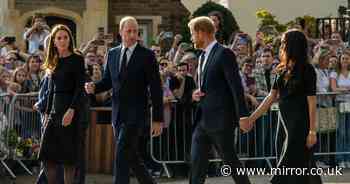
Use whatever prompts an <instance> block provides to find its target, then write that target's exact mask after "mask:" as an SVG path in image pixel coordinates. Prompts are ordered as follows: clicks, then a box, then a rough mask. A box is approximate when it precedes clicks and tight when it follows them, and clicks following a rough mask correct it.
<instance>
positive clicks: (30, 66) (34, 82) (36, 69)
mask: <svg viewBox="0 0 350 184" xmlns="http://www.w3.org/2000/svg"><path fill="white" fill-rule="evenodd" d="M41 64H42V60H41V59H40V56H38V55H31V56H30V57H29V58H28V59H27V62H26V63H25V65H24V68H25V69H26V70H27V72H28V82H29V92H38V91H39V86H40V81H41V78H42V76H43V74H44V73H43V71H42V70H41V68H40V66H41Z"/></svg>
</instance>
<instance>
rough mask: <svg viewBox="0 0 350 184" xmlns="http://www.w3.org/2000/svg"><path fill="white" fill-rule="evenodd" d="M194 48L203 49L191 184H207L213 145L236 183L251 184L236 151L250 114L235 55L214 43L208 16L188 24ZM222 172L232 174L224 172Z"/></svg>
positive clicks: (193, 96)
mask: <svg viewBox="0 0 350 184" xmlns="http://www.w3.org/2000/svg"><path fill="white" fill-rule="evenodd" d="M188 26H189V28H190V31H191V35H192V42H193V43H194V46H195V48H197V49H201V50H202V53H201V55H200V57H199V65H198V87H199V88H198V89H196V90H195V91H194V92H193V94H192V99H193V100H194V101H197V102H198V110H197V112H196V115H195V121H197V125H196V128H195V130H194V133H193V137H192V149H191V162H192V168H191V177H190V184H199V183H204V180H205V177H206V171H207V167H208V152H209V149H210V148H211V145H214V147H215V148H216V150H217V151H218V152H219V155H220V156H221V158H222V159H223V161H224V164H225V166H229V167H230V169H231V173H222V174H225V175H226V174H232V177H233V179H234V181H235V182H236V183H239V184H249V183H250V182H249V179H248V176H247V175H239V174H238V173H237V170H236V169H237V168H242V165H241V163H240V161H239V160H238V158H237V155H236V153H235V149H234V137H235V135H234V132H235V128H236V127H237V126H238V123H239V118H240V116H243V115H245V114H247V109H246V106H245V102H244V96H243V87H242V83H241V79H240V76H239V68H238V65H237V62H236V58H235V55H234V53H233V52H232V51H231V50H230V49H228V48H224V47H223V46H222V45H220V44H219V43H217V41H216V40H215V27H214V23H213V21H212V20H211V19H210V18H208V17H197V18H194V19H192V20H191V21H190V22H189V24H188ZM222 171H225V172H226V171H229V170H228V169H223V170H222Z"/></svg>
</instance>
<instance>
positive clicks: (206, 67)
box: [202, 43, 219, 86]
mask: <svg viewBox="0 0 350 184" xmlns="http://www.w3.org/2000/svg"><path fill="white" fill-rule="evenodd" d="M218 47H219V44H218V43H216V44H215V45H214V47H213V48H212V50H211V51H210V54H209V56H208V59H207V62H206V63H205V66H204V71H203V74H202V75H203V81H202V86H203V85H204V82H205V78H206V76H207V70H208V68H209V67H208V66H209V64H210V63H211V62H212V60H213V57H214V55H215V53H216V50H217V48H218Z"/></svg>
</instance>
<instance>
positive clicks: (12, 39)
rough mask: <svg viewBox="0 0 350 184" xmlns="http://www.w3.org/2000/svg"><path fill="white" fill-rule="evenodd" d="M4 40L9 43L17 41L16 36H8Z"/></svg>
mask: <svg viewBox="0 0 350 184" xmlns="http://www.w3.org/2000/svg"><path fill="white" fill-rule="evenodd" d="M4 41H5V42H6V43H7V44H12V43H14V42H16V37H14V36H6V37H5V38H4Z"/></svg>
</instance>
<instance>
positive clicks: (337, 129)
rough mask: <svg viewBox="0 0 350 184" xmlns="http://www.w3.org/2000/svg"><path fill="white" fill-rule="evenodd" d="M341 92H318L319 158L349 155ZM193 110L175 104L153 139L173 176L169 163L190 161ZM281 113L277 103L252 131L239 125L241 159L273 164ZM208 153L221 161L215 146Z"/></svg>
mask: <svg viewBox="0 0 350 184" xmlns="http://www.w3.org/2000/svg"><path fill="white" fill-rule="evenodd" d="M340 95H344V94H340V93H334V92H330V93H319V94H317V98H318V107H317V122H318V128H317V129H318V134H317V136H318V142H317V144H316V145H315V146H314V148H313V149H314V153H315V155H316V157H327V158H328V157H330V156H332V155H335V156H336V157H338V156H340V155H345V154H348V155H350V145H348V147H346V145H344V144H345V143H346V140H348V139H350V130H349V129H347V128H346V127H345V126H348V127H350V97H348V102H338V101H337V99H336V97H339V96H340ZM349 95H350V94H349ZM258 100H263V98H260V99H258ZM193 112H194V108H192V107H187V108H185V107H183V106H181V105H178V104H177V103H172V104H171V118H170V122H169V123H166V124H168V125H167V126H166V127H165V128H164V129H163V134H162V135H161V136H160V137H152V138H151V150H150V151H151V156H152V158H153V159H154V160H155V161H156V162H158V163H160V164H162V165H163V167H164V169H165V172H166V174H167V176H168V177H170V176H171V175H170V173H169V171H168V169H167V167H166V165H167V164H175V163H189V161H190V149H191V134H192V131H193V128H194V122H193V120H194V119H193ZM278 112H279V108H278V105H277V103H275V104H274V105H273V106H272V107H271V109H270V110H269V111H268V112H267V113H265V114H264V115H263V116H262V117H261V118H259V119H258V120H257V122H256V125H255V127H254V128H253V129H252V130H251V131H250V132H249V133H242V132H241V131H240V130H239V128H236V130H235V131H237V132H236V137H232V139H233V140H234V144H235V148H236V152H237V154H238V156H239V158H240V160H245V161H248V160H262V161H266V164H267V165H268V166H269V167H272V164H271V161H272V160H274V159H276V148H275V143H276V130H277V124H278V123H279V121H280V117H279V113H278ZM347 124H348V125H347ZM209 155H210V161H211V162H219V161H221V159H220V158H219V157H218V154H217V153H216V151H215V150H214V149H213V150H212V151H211V152H210V154H209ZM320 159H321V160H324V158H320Z"/></svg>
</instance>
